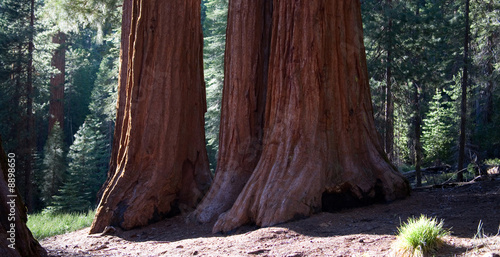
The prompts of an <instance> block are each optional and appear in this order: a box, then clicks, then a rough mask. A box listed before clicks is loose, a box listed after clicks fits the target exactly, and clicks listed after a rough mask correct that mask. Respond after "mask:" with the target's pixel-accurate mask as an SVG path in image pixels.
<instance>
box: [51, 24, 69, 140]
mask: <svg viewBox="0 0 500 257" xmlns="http://www.w3.org/2000/svg"><path fill="white" fill-rule="evenodd" d="M52 43H55V44H59V47H58V48H57V49H56V50H55V51H54V55H53V56H52V66H53V67H54V68H56V69H58V70H59V73H57V74H55V75H54V76H53V77H52V78H51V79H50V105H49V134H50V131H52V128H53V127H54V124H55V123H56V122H59V125H60V126H61V128H64V78H65V76H64V73H65V65H66V34H64V33H62V32H58V33H57V34H56V35H54V36H53V37H52Z"/></svg>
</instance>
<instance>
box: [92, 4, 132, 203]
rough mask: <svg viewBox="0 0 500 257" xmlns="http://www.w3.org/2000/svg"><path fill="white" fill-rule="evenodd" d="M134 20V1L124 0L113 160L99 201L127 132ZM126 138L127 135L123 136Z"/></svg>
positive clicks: (112, 148)
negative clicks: (126, 111) (129, 58)
mask: <svg viewBox="0 0 500 257" xmlns="http://www.w3.org/2000/svg"><path fill="white" fill-rule="evenodd" d="M131 19H132V0H124V1H123V6H122V32H121V45H120V69H119V74H120V75H119V77H118V96H117V101H116V122H115V131H114V137H113V145H112V147H111V151H112V152H111V159H110V161H109V170H108V178H107V179H106V182H105V183H104V184H103V185H102V187H101V189H100V190H99V192H98V193H97V199H98V200H100V199H101V197H102V194H103V193H104V190H105V189H106V186H107V185H108V184H109V182H110V181H111V179H112V178H113V176H114V174H115V171H116V166H117V163H116V162H117V158H118V150H119V149H120V142H121V140H122V131H125V132H126V131H127V124H128V123H127V122H125V121H124V118H125V117H124V114H125V102H126V99H127V98H126V97H127V95H126V89H127V70H128V51H129V45H130V27H131V24H130V23H131ZM123 136H124V138H125V137H126V134H125V133H124V134H123Z"/></svg>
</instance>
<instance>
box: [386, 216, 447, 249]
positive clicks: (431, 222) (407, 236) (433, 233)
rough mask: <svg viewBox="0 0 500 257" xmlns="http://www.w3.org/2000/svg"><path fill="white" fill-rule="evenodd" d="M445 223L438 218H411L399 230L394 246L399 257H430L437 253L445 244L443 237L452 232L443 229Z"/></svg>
mask: <svg viewBox="0 0 500 257" xmlns="http://www.w3.org/2000/svg"><path fill="white" fill-rule="evenodd" d="M443 225H444V223H443V221H442V220H441V221H440V222H438V221H437V219H436V218H432V219H431V218H427V216H425V215H422V216H420V218H418V219H417V218H409V219H408V221H407V222H406V223H404V224H402V225H401V227H400V228H398V231H399V233H398V236H397V240H396V243H395V245H394V248H395V249H394V250H395V253H396V255H397V256H428V255H429V254H430V253H433V252H435V251H437V249H438V248H439V247H440V246H441V245H442V244H443V241H442V237H444V236H447V235H449V234H450V232H449V231H448V230H446V229H444V228H443Z"/></svg>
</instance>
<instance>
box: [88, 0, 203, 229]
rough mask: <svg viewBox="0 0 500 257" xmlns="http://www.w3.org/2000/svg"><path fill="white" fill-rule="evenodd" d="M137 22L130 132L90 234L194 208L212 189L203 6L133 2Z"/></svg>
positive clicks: (183, 1) (190, 0)
mask: <svg viewBox="0 0 500 257" xmlns="http://www.w3.org/2000/svg"><path fill="white" fill-rule="evenodd" d="M131 21H132V23H131V24H132V28H131V37H130V39H131V40H130V48H129V56H128V57H129V63H128V65H129V68H128V70H129V71H128V77H127V87H126V102H125V113H124V117H126V118H125V119H124V124H127V125H124V126H123V128H126V131H122V139H121V140H122V141H121V144H120V149H119V150H118V156H117V168H116V172H115V174H114V176H113V178H112V179H111V181H110V183H109V184H108V185H107V188H106V189H105V191H104V194H103V197H102V199H101V202H100V204H99V207H98V209H97V213H96V217H95V219H94V222H93V224H92V227H91V230H90V233H97V232H101V231H102V230H103V229H104V228H105V227H106V226H107V225H114V226H119V227H121V228H123V229H132V228H134V227H139V226H144V225H147V224H149V223H151V222H154V221H157V220H159V219H162V218H164V217H166V216H168V215H171V214H175V212H176V211H178V209H179V208H181V209H184V208H186V209H188V208H194V207H195V206H196V204H197V203H198V201H199V200H201V198H202V196H203V194H204V193H205V192H206V191H207V190H208V186H209V184H210V182H211V176H210V171H209V168H208V158H207V153H206V149H205V137H204V117H203V114H204V112H205V111H206V102H205V88H204V83H203V70H202V69H203V64H202V46H203V44H202V34H201V24H200V0H175V1H163V0H134V1H133V4H132V19H131Z"/></svg>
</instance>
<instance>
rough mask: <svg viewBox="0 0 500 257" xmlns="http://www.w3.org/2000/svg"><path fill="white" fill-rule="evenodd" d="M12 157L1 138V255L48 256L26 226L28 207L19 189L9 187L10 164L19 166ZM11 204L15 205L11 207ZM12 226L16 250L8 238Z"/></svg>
mask: <svg viewBox="0 0 500 257" xmlns="http://www.w3.org/2000/svg"><path fill="white" fill-rule="evenodd" d="M11 157H14V158H8V157H7V155H6V154H5V151H4V149H3V147H2V138H1V137H0V177H1V178H0V201H1V203H0V213H1V214H2V215H1V217H0V223H1V227H0V235H1V237H2V240H0V254H1V255H2V256H12V257H14V256H26V257H36V256H47V252H46V251H45V249H43V248H42V247H41V246H40V244H39V243H38V242H37V241H36V239H35V238H34V237H33V235H32V234H31V232H30V231H29V229H28V227H27V226H26V221H27V219H28V217H27V215H26V207H25V206H24V204H23V202H22V200H21V196H20V195H19V192H18V190H17V188H15V187H14V188H12V187H9V186H8V179H9V175H8V170H9V167H10V166H9V164H11V165H12V164H14V165H16V164H17V160H16V157H15V156H11ZM13 169H14V170H15V169H16V168H15V167H14V168H13ZM16 173H17V171H14V172H13V173H12V174H14V175H15V174H16ZM11 179H12V177H11ZM14 179H15V178H14ZM11 190H13V191H11ZM10 202H13V203H14V204H12V205H11V204H10ZM11 214H12V215H11ZM11 226H14V230H15V237H14V238H15V244H14V245H12V246H14V248H15V249H12V248H11V247H9V245H10V244H12V242H10V241H9V240H8V238H11V235H10V232H9V231H11V229H12V227H11Z"/></svg>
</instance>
